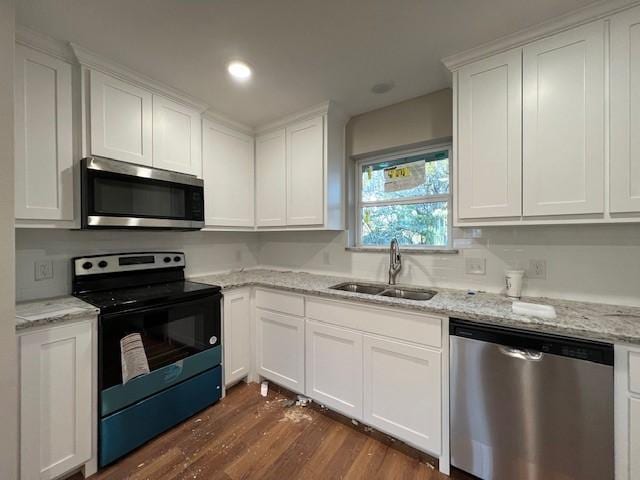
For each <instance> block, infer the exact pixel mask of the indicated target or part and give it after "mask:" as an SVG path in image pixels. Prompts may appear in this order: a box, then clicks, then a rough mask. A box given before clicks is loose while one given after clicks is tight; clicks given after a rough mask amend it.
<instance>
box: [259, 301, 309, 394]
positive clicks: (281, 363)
mask: <svg viewBox="0 0 640 480" xmlns="http://www.w3.org/2000/svg"><path fill="white" fill-rule="evenodd" d="M256 369H257V371H258V374H259V375H262V376H263V377H265V378H268V379H269V380H272V381H274V382H275V383H277V384H279V385H282V386H283V387H285V388H288V389H289V390H291V391H293V392H297V393H304V318H301V317H293V316H291V315H283V314H280V313H275V312H268V311H266V310H262V309H259V308H258V309H256Z"/></svg>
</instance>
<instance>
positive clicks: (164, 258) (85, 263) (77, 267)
mask: <svg viewBox="0 0 640 480" xmlns="http://www.w3.org/2000/svg"><path fill="white" fill-rule="evenodd" d="M72 262H73V270H74V273H75V275H76V276H81V275H102V274H108V273H118V272H132V271H136V270H152V269H156V268H176V267H179V268H184V266H185V260H184V253H182V252H143V253H137V252H136V253H113V254H107V255H92V256H88V257H78V258H74V259H73V260H72Z"/></svg>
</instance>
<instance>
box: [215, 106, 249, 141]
mask: <svg viewBox="0 0 640 480" xmlns="http://www.w3.org/2000/svg"><path fill="white" fill-rule="evenodd" d="M202 119H203V120H208V121H210V122H213V123H215V124H218V125H222V126H223V127H226V128H230V129H232V130H235V131H240V132H242V133H245V134H247V135H249V136H253V135H254V133H255V130H254V129H253V127H250V126H248V125H245V124H244V123H240V122H236V121H235V120H231V119H230V118H228V117H225V116H223V115H220V114H219V113H217V112H215V111H213V110H211V109H209V110H206V111H205V112H203V113H202Z"/></svg>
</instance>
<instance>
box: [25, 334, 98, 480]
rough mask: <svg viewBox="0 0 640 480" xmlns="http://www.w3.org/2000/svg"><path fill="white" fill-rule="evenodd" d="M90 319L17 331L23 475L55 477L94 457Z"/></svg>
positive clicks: (28, 478)
mask: <svg viewBox="0 0 640 480" xmlns="http://www.w3.org/2000/svg"><path fill="white" fill-rule="evenodd" d="M92 332H93V327H92V324H91V322H90V321H85V322H79V323H74V324H69V325H64V326H58V327H52V328H47V329H45V330H38V331H35V332H32V333H25V334H23V335H21V336H19V352H20V459H21V460H20V478H21V479H22V480H35V479H53V478H56V477H58V476H60V475H62V474H64V473H66V472H69V471H71V470H74V469H76V468H78V467H80V466H81V465H83V464H84V463H85V462H88V461H89V460H90V458H91V445H92V405H93V403H92V368H93V364H92V334H93V333H92Z"/></svg>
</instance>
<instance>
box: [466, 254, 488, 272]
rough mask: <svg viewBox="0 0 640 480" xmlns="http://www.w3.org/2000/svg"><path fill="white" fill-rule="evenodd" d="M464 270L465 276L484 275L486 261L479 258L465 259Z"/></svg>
mask: <svg viewBox="0 0 640 480" xmlns="http://www.w3.org/2000/svg"><path fill="white" fill-rule="evenodd" d="M464 270H465V272H466V273H467V275H485V274H486V273H487V259H486V258H480V257H468V258H465V261H464Z"/></svg>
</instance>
